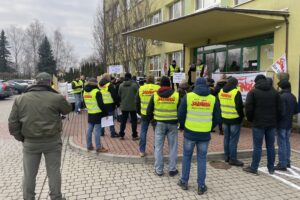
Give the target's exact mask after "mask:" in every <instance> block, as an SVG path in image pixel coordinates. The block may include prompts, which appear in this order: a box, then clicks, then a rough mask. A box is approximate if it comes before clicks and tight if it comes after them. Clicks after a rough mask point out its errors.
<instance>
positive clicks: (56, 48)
mask: <svg viewBox="0 0 300 200" xmlns="http://www.w3.org/2000/svg"><path fill="white" fill-rule="evenodd" d="M64 46H65V44H64V39H63V35H62V33H61V32H60V31H59V30H58V29H57V30H55V31H54V35H53V40H52V50H53V56H54V59H55V60H56V65H57V69H58V70H60V69H61V68H62V67H63V66H62V65H63V64H62V62H63V61H62V60H63V51H64V48H65V47H64Z"/></svg>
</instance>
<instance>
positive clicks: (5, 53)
mask: <svg viewBox="0 0 300 200" xmlns="http://www.w3.org/2000/svg"><path fill="white" fill-rule="evenodd" d="M9 57H10V52H9V50H8V41H7V39H6V36H5V33H4V31H3V30H2V31H1V36H0V72H8V71H9V63H10V62H9Z"/></svg>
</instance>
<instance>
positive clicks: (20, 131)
mask: <svg viewBox="0 0 300 200" xmlns="http://www.w3.org/2000/svg"><path fill="white" fill-rule="evenodd" d="M51 81H52V76H51V75H50V74H48V73H46V72H42V73H40V74H38V75H37V77H36V84H35V85H32V86H30V87H28V88H27V89H26V91H25V92H24V94H23V95H22V96H19V97H18V98H16V99H15V102H14V104H13V107H12V110H11V113H10V116H9V120H8V122H9V132H10V134H11V135H13V136H14V137H15V139H16V140H18V141H21V142H22V143H23V168H24V178H23V198H24V199H35V183H36V180H35V179H36V175H37V173H38V169H39V165H40V161H41V157H42V154H43V155H44V157H45V162H46V170H47V176H48V182H49V188H50V198H51V199H56V200H62V199H65V198H62V194H61V174H60V164H61V151H62V141H61V131H62V122H61V117H60V116H61V114H62V115H66V114H68V113H69V112H71V110H72V106H71V105H70V104H69V103H68V102H67V101H66V100H65V98H64V97H63V96H62V95H60V94H58V93H57V92H56V91H55V90H53V89H52V88H51V86H50V85H51Z"/></svg>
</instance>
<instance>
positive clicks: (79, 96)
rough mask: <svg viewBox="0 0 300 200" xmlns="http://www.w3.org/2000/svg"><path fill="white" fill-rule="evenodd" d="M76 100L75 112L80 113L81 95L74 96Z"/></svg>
mask: <svg viewBox="0 0 300 200" xmlns="http://www.w3.org/2000/svg"><path fill="white" fill-rule="evenodd" d="M74 98H75V112H79V109H80V108H81V102H82V99H81V93H77V94H74Z"/></svg>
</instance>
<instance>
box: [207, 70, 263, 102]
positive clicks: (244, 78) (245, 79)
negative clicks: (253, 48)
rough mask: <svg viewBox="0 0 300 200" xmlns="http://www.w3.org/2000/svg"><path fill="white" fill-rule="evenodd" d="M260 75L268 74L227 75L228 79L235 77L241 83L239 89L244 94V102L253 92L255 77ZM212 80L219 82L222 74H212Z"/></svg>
mask: <svg viewBox="0 0 300 200" xmlns="http://www.w3.org/2000/svg"><path fill="white" fill-rule="evenodd" d="M259 74H262V75H265V76H266V74H267V73H266V72H258V73H245V74H227V77H229V76H232V77H235V78H236V79H237V80H238V82H239V89H240V92H241V94H242V98H243V101H244V102H245V101H246V97H247V94H248V92H250V90H252V88H253V87H254V85H255V82H254V80H255V77H256V76H257V75H259ZM212 78H213V79H214V80H215V82H217V81H218V80H220V78H221V74H215V73H213V74H212Z"/></svg>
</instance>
